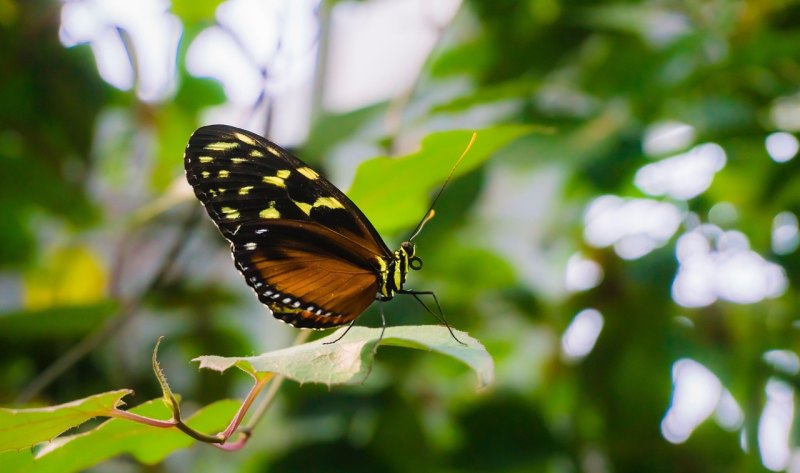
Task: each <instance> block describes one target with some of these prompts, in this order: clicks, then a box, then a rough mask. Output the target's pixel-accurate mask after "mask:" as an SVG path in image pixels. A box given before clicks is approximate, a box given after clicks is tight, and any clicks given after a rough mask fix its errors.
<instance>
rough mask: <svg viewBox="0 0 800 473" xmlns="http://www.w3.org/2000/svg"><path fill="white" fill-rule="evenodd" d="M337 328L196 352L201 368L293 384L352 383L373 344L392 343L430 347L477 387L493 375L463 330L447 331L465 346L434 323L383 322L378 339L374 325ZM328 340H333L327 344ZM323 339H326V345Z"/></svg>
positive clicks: (366, 366)
mask: <svg viewBox="0 0 800 473" xmlns="http://www.w3.org/2000/svg"><path fill="white" fill-rule="evenodd" d="M344 330H347V329H346V328H342V329H339V330H337V331H336V332H334V333H332V334H331V335H330V336H327V337H325V338H322V339H319V340H315V341H313V342H309V343H305V344H303V345H297V346H294V347H290V348H285V349H282V350H277V351H272V352H269V353H264V354H261V355H258V356H251V357H222V356H213V355H209V356H201V357H198V358H195V359H194V360H193V361H199V362H200V367H201V368H208V369H212V370H215V371H225V370H227V369H228V368H230V367H232V366H236V367H237V368H239V369H242V370H244V371H248V370H254V371H258V372H270V373H276V374H281V375H283V376H286V377H287V378H289V379H292V380H295V381H297V382H299V383H323V384H327V385H334V384H358V383H361V382H363V381H364V380H365V379H366V378H367V375H369V372H370V370H371V368H372V363H373V360H374V357H375V353H374V347H375V345H376V344H377V343H378V341H379V340H380V344H381V345H393V346H401V347H406V348H416V349H420V350H431V351H435V352H437V353H441V354H443V355H447V356H449V357H451V358H454V359H456V360H458V361H461V362H463V363H465V364H466V365H467V366H469V367H470V368H472V369H473V370H474V371H475V373H476V374H477V376H478V380H479V383H480V387H484V386H487V385H488V384H489V383H491V382H492V380H493V378H494V362H493V361H492V357H491V355H489V353H488V352H487V351H486V349H485V348H484V347H483V345H481V343H480V342H479V341H477V340H475V339H474V338H472V337H470V336H469V335H467V334H466V333H464V332H461V331H458V330H453V332H454V333H455V335H456V337H458V339H459V340H461V341H462V342H464V343H465V344H466V345H461V344H459V343H458V342H457V341H455V340H453V337H452V336H451V335H450V332H449V331H448V330H447V328H446V327H443V326H439V325H422V326H402V327H387V328H386V332H385V333H384V334H383V338H382V339H381V338H380V336H381V329H380V328H370V327H353V328H351V329H350V331H349V332H347V334H346V335H345V336H344V337H342V338H341V340H339V337H341V335H342V333H343V331H344ZM331 342H333V343H331ZM326 343H327V344H326Z"/></svg>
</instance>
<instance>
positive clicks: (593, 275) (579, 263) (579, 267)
mask: <svg viewBox="0 0 800 473" xmlns="http://www.w3.org/2000/svg"><path fill="white" fill-rule="evenodd" d="M602 279H603V268H602V267H601V266H600V265H599V264H597V262H595V261H592V260H590V259H586V258H584V257H583V256H582V255H580V254H574V255H572V256H570V258H569V260H568V261H567V270H566V272H565V275H564V280H565V281H564V283H565V286H566V288H567V290H568V291H571V292H577V291H585V290H587V289H591V288H593V287H595V286H597V285H598V284H600V281H602Z"/></svg>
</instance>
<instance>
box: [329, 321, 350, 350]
mask: <svg viewBox="0 0 800 473" xmlns="http://www.w3.org/2000/svg"><path fill="white" fill-rule="evenodd" d="M355 324H356V321H355V319H353V321H352V322H350V324H349V325H348V326H347V329H346V330H345V331H344V332H342V334H341V335H339V336H338V337H337V338H336V340H333V341H331V342H323V343H322V344H323V345H333V344H334V343H336V342H338V341H339V340H341V339H343V338H344V336H345V335H347V332H349V331H350V329H351V328H353V325H355Z"/></svg>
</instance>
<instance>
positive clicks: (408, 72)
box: [323, 0, 461, 112]
mask: <svg viewBox="0 0 800 473" xmlns="http://www.w3.org/2000/svg"><path fill="white" fill-rule="evenodd" d="M460 4H461V2H460V1H459V0H438V1H435V2H432V1H429V0H383V1H380V2H352V1H350V2H335V4H334V6H333V9H332V11H331V29H330V46H329V49H328V68H327V71H326V72H327V76H326V77H325V96H324V97H323V101H324V105H325V107H326V108H328V109H330V110H334V111H339V112H343V111H350V110H354V109H356V108H360V107H364V106H366V105H369V104H372V103H376V102H379V101H383V100H387V99H388V98H390V97H393V96H395V95H397V94H398V93H402V92H403V91H406V90H407V89H408V87H409V86H411V85H412V84H413V83H414V81H416V80H417V78H418V77H419V71H420V69H421V68H422V67H423V65H424V64H425V61H427V58H428V57H429V53H430V51H431V49H432V48H433V47H434V46H435V45H436V42H437V41H438V40H439V38H440V35H441V28H443V27H444V25H446V24H447V23H448V22H449V21H450V19H451V18H452V17H453V16H454V15H455V14H456V12H457V11H458V7H459V6H460Z"/></svg>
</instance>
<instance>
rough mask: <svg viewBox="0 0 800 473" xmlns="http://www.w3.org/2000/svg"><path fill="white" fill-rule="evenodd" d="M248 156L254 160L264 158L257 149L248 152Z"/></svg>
mask: <svg viewBox="0 0 800 473" xmlns="http://www.w3.org/2000/svg"><path fill="white" fill-rule="evenodd" d="M250 156H252V157H254V158H263V157H264V153H262V152H261V151H259V150H257V149H254V150H253V151H250Z"/></svg>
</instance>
